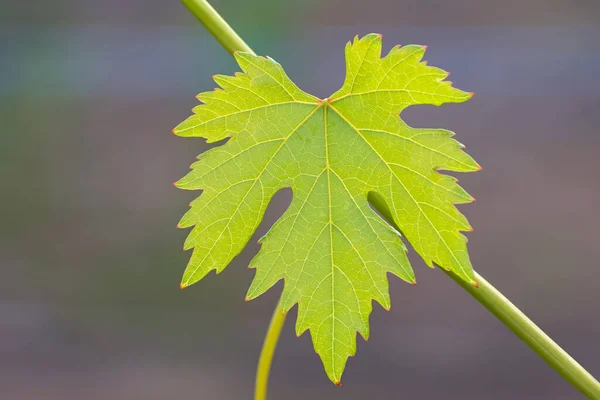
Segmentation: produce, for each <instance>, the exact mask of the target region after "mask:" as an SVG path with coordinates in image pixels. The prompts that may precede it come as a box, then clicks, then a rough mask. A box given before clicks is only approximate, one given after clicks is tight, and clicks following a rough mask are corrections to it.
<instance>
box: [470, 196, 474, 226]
mask: <svg viewBox="0 0 600 400" xmlns="http://www.w3.org/2000/svg"><path fill="white" fill-rule="evenodd" d="M473 201H475V200H473ZM473 231H474V229H473V227H472V226H471V225H469V232H473Z"/></svg>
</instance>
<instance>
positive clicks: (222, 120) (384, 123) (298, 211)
mask: <svg viewBox="0 0 600 400" xmlns="http://www.w3.org/2000/svg"><path fill="white" fill-rule="evenodd" d="M425 50H426V48H425V47H424V46H415V45H410V46H404V47H399V46H397V47H394V48H393V49H392V50H391V51H390V53H389V54H388V55H387V56H385V57H384V58H381V36H380V35H375V34H370V35H367V36H365V37H363V38H362V39H358V37H357V38H355V40H354V42H353V43H348V45H347V46H346V70H347V71H346V80H345V82H344V85H343V87H342V88H341V89H340V90H339V91H338V92H336V93H335V94H333V95H332V96H331V97H330V98H328V99H324V100H320V99H318V98H316V97H314V96H311V95H309V94H307V93H305V92H303V91H302V90H300V89H299V88H298V87H297V86H296V85H294V83H293V82H292V81H291V80H290V79H289V78H288V77H287V76H286V74H285V72H284V71H283V69H282V67H281V65H279V64H278V63H276V62H275V61H274V60H272V59H270V58H264V57H258V56H254V55H251V54H248V53H239V52H238V53H236V54H235V58H236V60H237V62H238V63H239V65H240V67H241V68H242V70H243V71H244V73H241V74H236V76H235V77H228V76H215V77H214V79H215V82H217V83H218V84H219V86H221V88H222V89H216V90H215V91H214V92H209V93H202V94H200V95H199V96H198V99H199V100H201V101H202V102H203V103H204V104H203V105H199V106H197V107H196V108H195V109H194V115H193V116H191V117H189V118H188V119H187V120H186V121H184V122H183V123H182V124H180V125H179V126H178V127H177V128H176V129H175V130H174V133H176V134H177V135H180V136H185V137H202V138H206V139H207V141H208V142H215V141H219V140H222V139H225V138H229V140H228V141H227V142H226V143H225V144H223V145H221V146H219V147H216V148H213V149H211V150H209V151H207V152H205V153H204V154H202V155H201V156H200V157H199V160H198V161H197V162H195V163H194V164H193V165H192V171H191V172H190V173H189V174H188V175H187V176H185V177H184V178H183V179H181V180H180V181H179V182H177V183H176V186H177V187H179V188H182V189H189V190H203V193H202V195H201V196H200V197H199V198H197V199H196V200H194V201H193V202H192V204H191V208H190V210H189V211H188V212H187V213H186V214H185V215H184V216H183V218H182V219H181V221H180V223H179V226H180V227H182V228H185V227H192V226H193V227H194V228H193V229H192V231H191V233H190V235H189V236H188V238H187V240H186V242H185V249H191V248H193V249H194V250H193V253H192V256H191V259H190V261H189V264H188V266H187V269H186V271H185V274H184V276H183V280H182V287H186V286H189V285H191V284H192V283H195V282H197V281H198V280H200V279H202V278H203V277H204V276H205V275H206V274H207V273H208V272H210V271H212V270H216V271H217V273H219V272H221V271H222V270H223V269H224V268H225V267H226V266H227V265H228V264H229V263H230V262H231V260H232V259H233V258H234V257H235V256H236V255H238V254H239V253H240V252H241V251H242V249H243V248H244V246H245V245H246V243H247V242H248V240H249V239H250V237H251V236H252V234H253V233H254V231H255V230H256V228H257V227H258V225H259V223H260V221H261V219H262V217H263V214H264V212H265V209H266V208H267V205H268V203H269V201H270V200H271V198H272V197H273V195H274V194H275V193H276V192H277V191H278V190H280V189H282V188H286V187H289V188H291V189H292V192H293V200H292V203H291V205H290V207H289V208H288V210H286V212H285V213H284V214H283V216H282V217H281V218H280V219H279V220H278V221H277V222H276V223H275V224H274V225H273V227H272V228H271V229H270V231H269V232H268V233H267V234H266V235H265V236H264V237H263V238H262V239H261V240H260V243H262V247H261V250H260V251H259V253H258V254H257V256H256V257H255V258H254V259H253V260H252V262H251V267H253V268H256V275H255V277H254V280H253V282H252V284H251V286H250V289H249V290H248V294H247V298H248V299H253V298H255V297H257V296H259V295H261V294H262V293H264V292H265V291H267V290H268V289H269V288H270V287H272V286H273V285H274V284H275V283H276V282H277V281H279V280H280V279H284V281H285V286H284V291H283V295H282V300H281V305H282V308H283V310H284V312H287V311H288V310H289V309H290V308H291V307H293V306H294V305H295V304H298V319H297V323H296V332H297V334H298V335H300V334H302V333H303V332H304V331H306V330H307V329H310V332H311V335H312V340H313V343H314V347H315V350H316V352H317V353H318V354H319V355H320V357H321V360H322V361H323V365H324V367H325V371H326V372H327V375H328V376H329V378H330V379H331V380H332V381H333V382H334V383H336V384H339V382H340V379H341V376H342V373H343V371H344V367H345V365H346V361H347V358H348V356H351V355H354V353H355V351H356V332H359V333H360V334H361V335H362V336H363V337H364V338H365V339H367V338H368V336H369V320H368V319H369V314H370V313H371V310H372V305H371V304H372V300H376V301H377V302H378V303H379V304H381V305H382V306H383V307H384V308H386V309H389V308H390V296H389V290H388V281H387V273H388V272H391V273H392V274H394V275H396V276H398V277H400V278H401V279H403V280H405V281H407V282H409V283H413V284H414V283H415V276H414V273H413V270H412V268H411V266H410V264H409V262H408V259H407V257H406V247H405V246H404V244H403V243H402V240H401V236H400V233H399V232H397V231H396V230H395V229H394V228H393V227H391V226H390V224H388V223H387V222H386V221H384V220H383V219H382V218H381V217H380V216H379V215H378V214H377V213H376V212H375V211H373V209H372V208H371V207H370V206H369V203H368V200H367V196H368V195H369V193H376V194H377V196H380V198H382V199H383V200H385V202H386V203H387V205H388V206H389V209H390V211H391V216H392V217H393V220H394V221H393V222H394V223H395V224H396V225H397V226H398V227H399V228H400V229H401V231H402V233H403V234H404V236H406V238H407V239H408V240H409V241H410V243H411V245H412V246H413V247H414V249H415V250H416V251H417V252H418V253H419V254H420V255H421V257H423V259H424V260H425V262H426V263H427V265H429V266H433V264H434V263H435V264H437V265H439V266H440V267H442V268H445V269H447V270H451V271H454V272H455V273H456V274H458V275H459V276H460V277H462V278H463V279H465V280H466V281H469V282H474V279H473V270H472V267H471V263H470V261H469V256H468V253H467V247H466V242H467V240H466V238H465V237H464V236H463V235H462V234H461V233H460V231H467V230H471V227H470V226H469V224H468V222H467V220H466V218H465V217H464V216H463V215H462V214H461V213H460V212H458V210H457V209H456V208H455V206H454V204H459V203H468V202H471V201H473V198H472V197H471V196H469V195H468V194H467V193H466V192H465V191H464V190H463V189H462V188H461V187H460V186H458V184H457V183H456V179H454V178H453V177H450V176H447V175H442V174H439V173H438V172H437V171H438V170H449V171H458V172H469V171H477V170H479V169H480V167H479V165H478V164H477V163H476V162H475V161H474V160H473V159H472V158H471V157H470V156H469V155H467V154H466V153H464V152H463V151H462V150H461V148H462V145H460V143H458V142H456V141H455V140H454V139H452V138H451V137H452V135H453V133H452V132H449V131H447V130H443V129H417V128H412V127H410V126H408V125H407V124H406V123H404V122H403V121H402V120H401V119H400V117H399V113H400V112H402V110H404V109H405V108H406V107H409V106H411V105H415V104H434V105H440V104H443V103H448V102H453V103H459V102H463V101H466V100H468V99H469V98H470V97H471V94H470V93H465V92H462V91H460V90H458V89H455V88H453V87H452V84H451V83H450V82H447V81H444V79H445V78H446V77H447V76H448V74H447V73H445V72H444V71H442V70H441V69H438V68H434V67H430V66H427V65H426V63H424V62H421V58H422V57H423V54H424V52H425Z"/></svg>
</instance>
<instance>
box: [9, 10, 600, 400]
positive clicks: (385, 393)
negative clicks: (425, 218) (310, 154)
mask: <svg viewBox="0 0 600 400" xmlns="http://www.w3.org/2000/svg"><path fill="white" fill-rule="evenodd" d="M213 4H214V6H215V7H216V8H217V9H218V10H219V11H220V12H221V13H222V14H223V16H224V17H225V18H226V19H227V20H228V21H229V22H230V23H231V24H232V26H233V27H234V28H235V29H236V30H238V31H239V33H240V35H241V36H242V37H243V38H244V39H245V40H246V41H247V42H248V43H249V44H250V45H251V46H252V47H253V48H254V50H255V51H257V52H258V53H259V54H265V55H270V56H272V57H273V58H275V59H276V60H278V61H279V62H280V63H281V64H283V66H284V67H285V69H286V70H287V72H288V74H289V75H290V76H291V78H292V79H293V80H294V81H295V82H296V83H297V84H298V85H299V86H300V87H301V88H302V89H304V90H306V91H308V92H309V93H313V94H315V95H317V96H319V97H326V96H328V95H329V94H331V93H332V92H334V91H335V90H337V88H339V87H340V86H341V84H342V82H343V79H344V59H343V47H344V45H345V43H346V42H347V41H348V40H350V39H351V38H352V37H353V36H354V35H356V34H361V35H362V34H365V33H369V32H380V33H382V34H383V36H384V50H385V51H387V50H388V49H389V48H391V47H392V46H393V45H395V44H399V43H400V44H410V43H417V44H427V45H429V50H428V52H427V54H426V59H427V60H428V62H429V63H430V64H431V65H436V66H439V67H442V68H444V69H446V70H448V71H451V72H452V80H453V81H454V82H455V84H456V86H457V87H459V88H462V89H464V90H467V91H474V92H476V93H477V95H476V96H475V97H474V98H473V99H472V100H471V101H469V102H468V103H466V104H460V105H446V106H443V107H440V108H436V107H429V106H421V107H415V108H411V109H409V110H407V111H406V112H405V113H404V114H403V117H404V118H405V119H406V120H407V121H408V122H409V123H410V124H411V125H413V126H419V127H444V128H447V129H451V130H453V131H455V132H456V133H457V139H458V140H460V141H461V142H463V143H464V144H466V145H467V147H468V150H469V152H470V153H471V154H472V155H473V156H474V157H475V158H476V159H477V160H478V161H479V162H480V164H482V165H483V167H484V170H483V171H482V172H481V173H477V174H461V175H460V176H459V178H460V180H461V184H462V185H463V186H464V187H465V188H467V190H468V191H469V192H470V193H471V194H473V195H474V196H475V197H476V198H477V200H478V201H477V202H476V203H474V204H471V205H465V206H461V210H462V211H463V212H464V213H465V214H466V215H467V216H468V217H469V219H470V221H471V224H472V225H473V226H474V227H475V232H474V233H472V234H469V235H468V236H469V239H470V242H469V246H470V253H471V258H472V261H473V265H474V266H475V268H476V269H477V270H478V271H479V272H480V273H481V274H482V275H483V276H485V277H487V278H488V279H489V280H490V281H491V282H492V283H493V284H494V285H496V286H497V287H498V288H499V289H500V290H502V291H503V292H504V293H505V294H506V295H507V296H508V297H509V298H510V299H512V300H513V301H514V302H515V303H516V304H517V305H518V306H519V307H521V308H522V310H523V311H525V312H526V313H527V314H528V315H529V316H530V317H531V318H532V319H534V320H535V321H536V322H537V323H538V324H539V325H540V326H541V327H542V328H543V329H544V330H546V332H548V333H549V334H550V335H551V336H552V337H553V338H554V339H555V340H557V342H558V343H559V344H561V345H562V346H563V347H564V348H565V349H566V350H567V351H569V352H570V353H571V354H572V355H573V356H574V357H575V358H576V359H577V360H578V361H580V362H581V363H582V364H583V365H584V366H585V367H586V368H588V369H589V371H590V372H591V373H592V374H594V375H596V376H600V344H599V342H598V340H599V339H600V318H599V315H600V292H599V290H598V288H599V284H598V281H599V280H600V268H599V262H600V261H599V259H600V246H599V245H598V234H597V232H598V226H600V209H599V206H600V179H599V178H598V171H597V170H595V169H594V168H596V169H597V167H598V165H599V164H598V162H599V157H600V135H599V132H598V129H599V128H598V127H599V126H600V112H599V111H598V107H599V106H600V78H599V72H600V2H598V0H528V1H520V0H504V1H490V0H486V1H482V0H454V1H445V0H401V1H398V0H368V1H367V0H319V1H317V0H303V1H276V0H253V1H248V2H241V1H236V0H218V1H217V0H214V3H213ZM236 69H237V68H236V66H235V64H234V62H233V59H232V58H231V57H230V56H229V55H228V54H227V53H226V52H225V51H224V50H223V49H221V48H220V46H219V45H218V43H217V42H216V41H215V40H214V39H213V38H212V37H210V36H209V35H208V34H207V33H206V32H205V30H204V29H203V28H202V26H200V24H199V23H198V22H197V21H196V20H195V19H194V17H193V16H191V15H190V14H189V13H188V11H187V10H186V9H185V8H184V7H183V6H182V5H181V4H180V3H179V1H176V0H170V1H164V0H104V1H101V2H100V1H92V0H83V1H82V0H77V1H75V0H54V1H40V2H37V4H35V5H33V4H32V3H31V2H19V1H10V2H9V1H6V0H0V124H1V133H0V138H1V139H0V179H1V182H2V184H1V189H0V190H1V197H0V199H1V200H0V201H1V204H2V207H1V208H0V222H1V223H0V267H1V271H2V274H1V278H0V398H1V399H3V400H4V399H6V400H13V399H14V400H30V399H31V400H33V399H49V400H54V399H57V400H58V399H60V400H70V399H77V400H81V399H90V400H100V399H102V400H105V399H110V400H125V399H127V400H129V399H145V400H154V399H156V400H158V399H168V398H176V397H177V398H189V399H208V400H211V399H250V398H251V396H252V391H253V380H254V371H255V363H256V360H257V357H258V354H259V351H260V346H261V344H262V340H263V336H264V333H265V331H266V328H267V324H268V321H269V319H270V315H271V312H272V309H273V307H274V306H275V303H276V301H277V297H278V292H279V291H280V290H281V286H277V287H275V289H274V290H271V291H270V292H269V293H268V294H266V295H264V296H262V297H260V298H258V299H256V300H254V301H252V302H249V303H245V302H244V301H243V298H244V295H245V293H246V289H247V287H248V285H249V283H250V281H251V279H252V277H253V274H254V272H253V271H252V270H248V269H246V266H247V264H248V262H249V260H250V258H251V257H252V256H253V255H254V254H255V252H256V251H257V249H258V246H257V245H256V244H255V243H256V239H257V238H258V237H259V236H261V235H262V234H264V233H265V232H266V230H267V229H268V227H269V226H270V225H271V224H272V222H273V221H274V220H275V219H276V218H277V217H278V216H279V215H281V213H282V212H283V210H284V209H285V208H286V207H287V205H288V203H289V200H290V199H289V193H281V194H280V195H278V196H277V198H276V200H275V201H274V203H272V204H271V207H270V209H269V211H268V213H267V217H266V218H265V221H264V223H263V225H262V226H261V228H260V229H259V232H257V234H256V236H255V238H253V239H252V240H251V242H250V244H249V245H248V247H247V248H246V250H245V251H244V252H243V253H242V254H241V255H240V256H239V257H238V258H237V259H236V260H235V261H234V262H233V263H232V264H231V265H230V266H229V267H228V268H227V269H226V270H225V272H223V273H222V274H221V275H219V276H218V277H217V276H215V275H214V274H210V275H209V276H208V277H207V278H205V279H204V280H203V281H202V282H200V283H198V284H196V285H194V286H192V287H190V288H188V289H186V290H184V291H180V290H179V281H180V277H181V275H182V273H183V270H184V267H185V265H186V262H187V258H188V253H184V252H183V251H182V244H183V241H184V238H185V236H186V233H187V232H185V231H182V230H177V229H176V228H175V224H176V223H177V221H178V220H179V218H180V216H181V215H182V214H183V212H184V211H185V210H187V205H188V203H189V202H190V200H191V199H192V198H194V197H195V196H196V195H197V193H193V192H185V191H181V190H176V189H174V188H173V187H172V186H171V183H172V182H174V181H175V180H177V179H178V178H180V177H181V176H183V175H184V174H185V173H186V171H187V170H188V166H189V164H190V163H191V162H192V161H193V160H194V157H195V156H196V155H197V154H198V153H200V152H202V151H203V150H205V149H206V146H205V145H204V144H203V143H202V142H203V141H202V140H190V139H188V140H186V139H181V138H177V137H175V136H174V135H172V134H171V129H172V128H173V127H174V126H175V125H177V124H178V123H179V122H180V121H182V120H183V119H184V118H186V117H187V116H188V115H189V113H190V111H189V110H190V109H191V108H192V107H193V106H194V105H196V104H197V101H196V99H195V98H194V96H195V95H196V94H197V93H198V92H201V91H209V90H212V88H213V87H214V86H215V85H214V83H213V82H212V81H211V75H213V74H216V73H227V74H230V73H233V72H234V71H236ZM411 256H412V260H413V266H414V268H415V271H416V274H417V277H418V281H419V284H418V285H417V286H416V287H412V286H410V285H407V284H404V283H402V282H401V281H400V280H398V279H391V296H392V304H393V306H392V310H391V312H385V311H384V310H383V309H381V308H380V307H378V306H377V307H375V310H374V312H373V314H372V317H371V323H372V335H371V340H370V341H369V343H368V344H367V343H364V342H362V340H359V344H358V353H357V356H356V357H355V358H352V359H350V360H349V362H348V367H347V370H346V373H345V375H344V379H343V384H344V387H343V388H342V389H339V388H337V387H335V386H334V385H332V384H331V383H330V382H329V381H328V379H327V377H326V375H325V374H324V372H323V370H322V366H321V363H320V361H319V358H318V357H317V356H316V355H315V354H314V352H313V350H312V346H311V343H310V339H309V335H308V334H305V335H304V336H302V337H301V338H300V339H296V337H295V334H294V333H293V325H294V321H295V314H296V313H295V311H293V312H292V313H291V315H290V317H289V318H288V321H287V324H286V327H285V329H284V332H283V335H282V339H281V341H280V345H279V348H278V350H277V353H276V357H275V361H274V367H273V374H272V377H271V388H270V398H271V399H273V400H275V399H290V400H295V399H306V398H310V399H345V400H351V399H364V398H376V399H392V398H410V399H441V398H443V399H461V400H467V399H477V400H481V399H544V400H552V399H580V398H583V396H582V395H580V394H579V393H578V392H576V391H575V390H574V389H573V388H571V387H570V386H569V384H567V383H566V382H565V381H564V380H563V379H562V378H560V377H559V376H558V375H557V374H556V373H555V372H554V371H553V370H551V369H550V367H548V366H547V365H546V364H545V363H544V362H543V361H541V360H540V359H539V358H538V357H537V356H536V355H535V354H534V353H533V352H532V351H530V350H529V348H527V347H526V346H525V345H524V344H522V343H521V342H520V341H519V340H518V339H517V338H516V337H515V336H513V334H512V333H511V332H509V331H508V330H507V329H506V328H505V327H504V326H503V325H502V324H501V323H500V322H498V321H497V320H496V319H495V318H494V317H493V316H491V315H490V314H489V313H488V312H487V311H485V310H484V309H483V308H482V307H481V306H480V305H479V304H477V303H476V302H475V301H474V300H472V299H471V298H470V297H469V296H468V295H467V294H466V292H464V291H463V290H462V289H460V288H459V287H458V286H457V285H456V284H455V283H454V282H452V281H451V280H449V279H448V278H447V277H446V276H445V275H444V274H442V273H441V272H440V271H437V270H430V269H428V268H427V267H426V266H425V265H424V263H423V262H422V261H421V260H420V259H418V258H417V257H415V256H414V253H413V254H411Z"/></svg>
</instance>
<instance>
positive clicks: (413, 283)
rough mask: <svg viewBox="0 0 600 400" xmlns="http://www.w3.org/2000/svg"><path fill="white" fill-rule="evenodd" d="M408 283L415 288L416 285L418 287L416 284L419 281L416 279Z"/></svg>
mask: <svg viewBox="0 0 600 400" xmlns="http://www.w3.org/2000/svg"><path fill="white" fill-rule="evenodd" d="M408 283H410V284H411V285H413V286H414V285H416V284H417V280H416V279H413V281H412V282H408Z"/></svg>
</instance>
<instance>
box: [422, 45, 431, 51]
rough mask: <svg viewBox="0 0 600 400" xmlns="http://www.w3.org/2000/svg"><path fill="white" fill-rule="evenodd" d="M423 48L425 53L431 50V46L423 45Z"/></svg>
mask: <svg viewBox="0 0 600 400" xmlns="http://www.w3.org/2000/svg"><path fill="white" fill-rule="evenodd" d="M421 48H422V49H423V51H427V49H428V48H429V46H427V45H423V46H421Z"/></svg>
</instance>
